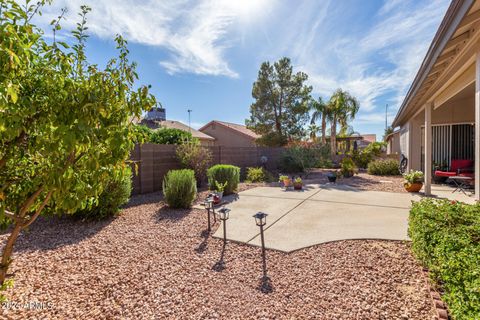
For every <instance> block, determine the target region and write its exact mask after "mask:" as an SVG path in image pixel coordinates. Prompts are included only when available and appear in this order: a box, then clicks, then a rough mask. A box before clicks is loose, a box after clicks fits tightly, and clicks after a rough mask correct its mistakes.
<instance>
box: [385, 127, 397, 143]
mask: <svg viewBox="0 0 480 320" xmlns="http://www.w3.org/2000/svg"><path fill="white" fill-rule="evenodd" d="M398 134H400V130H395V131H393V132H392V133H390V134H389V135H388V136H386V137H385V141H388V140H390V139H391V138H393V136H395V135H398Z"/></svg>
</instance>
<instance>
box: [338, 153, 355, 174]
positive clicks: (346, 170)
mask: <svg viewBox="0 0 480 320" xmlns="http://www.w3.org/2000/svg"><path fill="white" fill-rule="evenodd" d="M357 171H358V169H357V166H356V165H355V162H353V160H352V158H350V157H346V158H343V160H342V162H341V163H340V172H341V173H342V176H343V177H345V178H350V177H353V175H354V174H355V173H357Z"/></svg>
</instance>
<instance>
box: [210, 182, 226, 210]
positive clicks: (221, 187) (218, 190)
mask: <svg viewBox="0 0 480 320" xmlns="http://www.w3.org/2000/svg"><path fill="white" fill-rule="evenodd" d="M227 184H228V181H225V183H220V182H218V181H216V180H215V195H214V196H213V203H215V204H219V203H220V202H221V201H222V198H223V191H225V187H226V186H227Z"/></svg>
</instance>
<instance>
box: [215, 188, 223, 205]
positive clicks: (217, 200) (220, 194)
mask: <svg viewBox="0 0 480 320" xmlns="http://www.w3.org/2000/svg"><path fill="white" fill-rule="evenodd" d="M222 198H223V191H222V192H218V191H217V192H215V194H214V196H213V203H214V204H219V203H220V202H222Z"/></svg>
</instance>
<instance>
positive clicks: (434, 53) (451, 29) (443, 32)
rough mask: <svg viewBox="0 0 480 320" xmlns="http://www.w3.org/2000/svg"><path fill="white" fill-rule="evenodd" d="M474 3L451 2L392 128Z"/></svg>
mask: <svg viewBox="0 0 480 320" xmlns="http://www.w3.org/2000/svg"><path fill="white" fill-rule="evenodd" d="M474 1H475V0H453V1H452V2H451V3H450V6H449V7H448V10H447V13H446V14H445V17H444V18H443V20H442V22H441V24H440V27H439V28H438V30H437V32H436V34H435V36H434V38H433V40H432V43H431V44H430V47H429V48H428V51H427V54H426V55H425V58H424V59H423V62H422V64H421V66H420V68H419V70H418V72H417V74H416V76H415V78H414V80H413V82H412V85H411V86H410V88H409V89H408V92H407V94H406V96H405V99H404V100H403V102H402V105H401V106H400V109H399V110H398V112H397V115H396V116H395V119H394V120H393V122H392V127H393V128H395V127H397V126H399V125H401V124H402V122H403V121H402V120H404V119H403V117H404V116H405V111H406V109H407V107H408V104H409V103H410V102H411V100H412V99H413V97H415V95H416V93H417V92H418V89H419V88H420V87H421V85H422V83H423V81H424V80H425V78H426V77H427V76H428V74H429V72H430V70H431V69H432V67H433V65H434V64H435V61H436V60H437V58H438V57H439V55H440V54H441V52H442V51H443V49H444V48H445V46H446V44H447V43H448V41H449V40H450V38H451V37H452V35H453V34H454V33H455V31H456V30H457V28H458V25H459V24H460V22H461V21H462V19H463V17H464V16H465V15H466V14H467V13H468V10H469V9H470V7H471V6H472V4H473V2H474Z"/></svg>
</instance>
